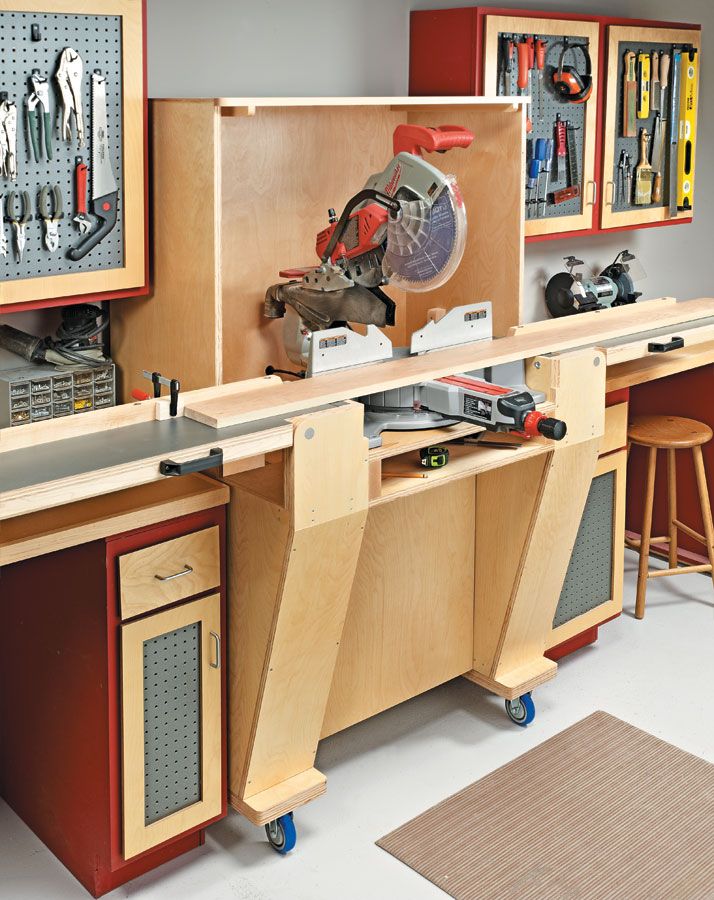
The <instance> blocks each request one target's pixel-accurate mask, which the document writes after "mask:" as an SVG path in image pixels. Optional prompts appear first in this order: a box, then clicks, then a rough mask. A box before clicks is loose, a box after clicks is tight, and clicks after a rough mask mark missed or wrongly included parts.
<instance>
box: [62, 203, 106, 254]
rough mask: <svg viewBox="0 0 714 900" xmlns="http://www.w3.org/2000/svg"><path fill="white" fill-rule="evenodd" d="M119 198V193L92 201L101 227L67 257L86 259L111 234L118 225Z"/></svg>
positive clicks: (73, 248)
mask: <svg viewBox="0 0 714 900" xmlns="http://www.w3.org/2000/svg"><path fill="white" fill-rule="evenodd" d="M117 198H118V192H117V191H114V193H112V194H105V195H104V196H103V197H97V199H96V200H92V212H93V213H94V215H95V216H97V218H98V219H99V222H100V225H99V227H98V228H96V229H95V230H94V231H91V232H90V233H89V234H88V235H87V237H86V238H85V239H84V240H83V241H80V243H79V244H77V246H76V247H72V248H71V249H70V250H69V251H68V253H67V256H68V257H69V258H70V259H72V260H74V261H75V262H76V261H77V260H78V259H84V257H85V256H86V255H87V254H88V253H89V251H90V250H92V249H93V248H94V247H96V246H97V244H98V243H99V242H100V241H103V240H104V238H105V237H106V236H107V235H108V234H109V232H110V231H111V230H112V229H113V228H114V226H115V225H116V223H117Z"/></svg>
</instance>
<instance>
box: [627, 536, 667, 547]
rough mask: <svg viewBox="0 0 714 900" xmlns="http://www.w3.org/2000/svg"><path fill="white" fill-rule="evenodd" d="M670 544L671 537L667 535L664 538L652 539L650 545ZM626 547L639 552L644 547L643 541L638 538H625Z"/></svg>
mask: <svg viewBox="0 0 714 900" xmlns="http://www.w3.org/2000/svg"><path fill="white" fill-rule="evenodd" d="M668 543H669V535H665V536H664V537H651V538H650V544H668ZM625 546H626V547H629V548H630V549H631V550H639V549H640V547H641V546H642V541H641V540H638V539H637V538H627V537H626V538H625Z"/></svg>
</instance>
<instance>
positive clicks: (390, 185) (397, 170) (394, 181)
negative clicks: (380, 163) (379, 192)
mask: <svg viewBox="0 0 714 900" xmlns="http://www.w3.org/2000/svg"><path fill="white" fill-rule="evenodd" d="M401 176H402V164H401V163H397V164H396V166H395V167H394V171H393V172H392V177H391V178H390V179H389V181H388V182H387V184H386V185H385V187H384V193H385V194H386V195H387V196H388V197H393V196H394V193H395V191H396V189H397V185H398V184H399V179H400V178H401Z"/></svg>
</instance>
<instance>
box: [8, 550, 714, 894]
mask: <svg viewBox="0 0 714 900" xmlns="http://www.w3.org/2000/svg"><path fill="white" fill-rule="evenodd" d="M635 566H636V563H635V557H634V555H633V554H631V553H629V552H628V553H627V554H626V586H625V614H624V615H623V616H621V617H620V618H619V619H617V620H616V621H614V622H612V623H610V624H609V625H607V626H605V627H604V628H603V629H602V630H601V632H600V639H599V640H598V642H597V644H595V645H594V646H592V647H589V648H586V649H584V650H581V651H579V652H578V653H576V654H574V655H573V656H571V657H569V658H567V659H565V660H563V661H562V663H561V666H560V672H559V674H558V677H557V678H556V679H555V681H553V682H551V683H550V684H548V685H545V686H544V687H542V688H541V689H540V690H538V691H537V692H536V693H535V695H534V696H535V700H536V707H537V714H536V719H535V722H534V723H533V724H532V725H531V726H530V727H528V728H526V729H521V728H517V727H516V726H514V725H512V724H511V723H510V722H509V721H508V719H507V718H506V715H505V712H504V709H503V703H502V701H500V700H498V699H497V698H496V697H493V696H491V695H489V694H487V693H486V692H485V691H483V690H481V689H480V688H478V687H476V686H475V685H473V684H470V683H468V682H466V681H464V680H462V679H457V680H456V681H453V682H450V683H449V684H446V685H443V686H442V687H439V688H436V689H435V690H433V691H430V692H429V693H428V694H425V695H423V696H421V697H417V698H416V699H414V700H411V701H409V702H408V703H404V704H402V705H401V706H399V707H397V708H395V709H392V710H389V711H387V712H385V713H383V714H382V715H380V716H376V717H375V718H373V719H371V720H370V721H367V722H363V723H362V724H360V725H357V726H355V727H354V728H351V729H349V730H348V731H346V732H344V733H342V734H339V735H336V736H335V737H333V738H330V739H329V740H327V741H324V742H323V743H322V744H321V745H320V751H319V756H318V760H317V765H318V767H319V768H320V769H321V770H322V771H323V772H325V773H326V774H327V777H328V784H329V787H328V792H327V794H326V795H325V796H324V797H322V798H320V799H319V800H317V801H316V802H315V803H313V804H310V805H308V806H307V807H305V808H303V809H301V810H300V811H299V812H298V813H297V814H296V817H295V819H296V824H297V828H298V844H297V848H296V850H295V851H294V852H293V853H292V854H291V855H289V856H287V857H280V856H278V855H277V854H276V853H274V852H273V851H272V850H271V849H270V848H269V846H268V844H267V843H266V841H265V837H264V833H263V831H262V829H258V828H253V827H252V826H251V825H249V824H248V823H247V822H246V821H245V820H243V819H242V818H240V817H239V816H238V815H236V814H231V815H230V816H229V817H228V819H227V820H225V821H223V822H220V823H218V824H217V825H214V826H213V827H212V828H211V829H210V830H209V832H208V837H207V840H206V844H205V846H204V847H202V848H201V849H199V850H197V851H194V852H193V853H190V854H188V855H187V856H184V857H183V858H182V859H179V860H177V861H175V862H173V863H168V864H166V865H165V866H163V867H162V868H160V869H158V870H156V871H154V872H152V873H150V874H148V875H145V876H143V877H142V878H139V879H137V880H136V881H134V882H132V883H130V884H128V885H126V886H124V887H122V888H119V889H118V890H116V891H114V892H113V893H112V894H108V895H106V896H107V897H110V898H122V897H131V898H133V900H184V898H186V900H188V898H191V900H201V898H203V900H279V898H280V900H282V898H290V900H333V898H337V897H339V898H340V900H367V898H374V900H387V898H388V900H427V898H434V900H437V898H440V897H444V896H445V895H444V894H443V893H442V892H441V891H440V890H438V889H437V888H435V887H434V886H433V885H431V884H430V883H429V882H427V881H425V880H424V879H422V878H421V877H420V876H418V875H416V874H415V873H414V872H412V871H411V870H410V869H408V868H407V867H406V866H404V865H402V864H401V863H399V862H397V861H396V860H395V859H393V858H392V857H390V856H389V855H388V854H386V853H384V852H383V851H382V850H380V849H379V848H377V847H375V845H374V841H375V840H376V839H377V838H379V837H380V836H382V835H383V834H385V833H386V832H388V831H390V830H392V829H393V828H395V827H397V826H398V825H399V824H400V823H402V822H405V821H407V820H408V819H410V818H412V817H413V816H415V815H417V814H418V813H420V812H422V811H423V810H425V809H427V808H428V807H430V806H432V805H433V804H434V803H437V802H438V801H440V800H443V799H444V798H445V797H447V796H449V795H450V794H452V793H454V792H455V791H457V790H459V789H460V788H462V787H464V786H466V785H468V784H470V783H471V782H473V781H475V780H476V779H478V778H480V777H481V776H483V775H485V774H487V773H488V772H490V771H492V770H493V769H495V768H497V767H498V766H500V765H502V764H503V763H505V762H507V761H509V760H511V759H513V758H514V757H516V756H519V755H520V754H522V753H524V752H525V751H526V750H528V749H530V748H531V747H534V746H535V745H536V744H539V743H540V742H541V741H543V740H545V739H546V738H548V737H550V736H551V735H553V734H555V733H556V732H558V731H561V730H562V729H563V728H566V727H567V726H568V725H571V724H572V723H573V722H576V721H577V720H579V719H581V718H583V717H584V716H586V715H588V714H589V713H591V712H593V711H594V710H596V709H604V710H606V711H607V712H609V713H612V714H613V715H615V716H619V717H620V718H622V719H625V720H627V721H628V722H631V723H632V724H633V725H637V726H639V727H640V728H643V729H645V730H646V731H649V732H650V733H652V734H655V735H657V736H658V737H661V738H664V739H665V740H668V741H670V742H672V743H673V744H676V745H677V746H679V747H682V748H683V749H685V750H688V751H689V752H691V753H695V754H697V755H698V756H701V757H704V758H705V759H708V760H710V761H711V762H714V700H713V699H712V692H711V688H712V685H714V652H713V651H714V591H713V590H712V582H711V580H710V579H709V578H708V577H705V576H701V575H688V576H686V577H682V578H674V579H672V578H662V579H657V580H655V581H652V582H650V587H649V590H648V608H647V617H646V618H645V619H644V620H643V621H642V622H638V621H636V620H635V619H634V618H633V616H632V610H633V607H634V585H635V571H636V568H635ZM88 896H89V895H88V894H86V893H85V891H84V889H83V888H82V887H81V886H80V885H79V884H78V882H76V881H75V880H74V878H73V877H72V875H70V873H69V872H68V871H67V870H66V869H65V868H64V867H63V866H62V865H61V864H60V863H59V862H58V861H57V859H55V857H54V856H53V855H52V854H51V853H50V852H49V850H47V849H46V848H45V847H44V845H43V844H41V843H40V841H39V840H38V839H37V838H35V836H34V835H33V834H32V833H31V832H30V831H29V830H28V829H27V828H26V826H25V825H24V824H23V823H22V822H21V821H20V820H19V819H18V818H17V817H16V816H15V815H14V813H12V812H11V811H10V810H9V809H8V807H7V806H6V805H5V804H3V803H1V802H0V897H1V898H3V900H4V898H8V900H9V898H12V900H22V898H25V900H30V898H33V900H34V898H37V900H39V898H42V900H46V898H52V900H74V898H77V900H82V898H86V897H88ZM554 900H557V898H554ZM603 900H606V898H603Z"/></svg>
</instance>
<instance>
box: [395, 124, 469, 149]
mask: <svg viewBox="0 0 714 900" xmlns="http://www.w3.org/2000/svg"><path fill="white" fill-rule="evenodd" d="M473 139H474V135H473V132H472V131H469V130H468V128H462V127H461V126H460V125H440V126H439V127H438V128H429V127H427V126H426V125H397V127H396V128H395V129H394V155H395V156H396V155H397V153H413V154H414V155H415V156H421V151H422V150H426V151H427V153H434V152H437V153H446V151H447V150H451V149H453V148H454V147H468V146H469V144H470V143H471V142H472V141H473Z"/></svg>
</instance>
